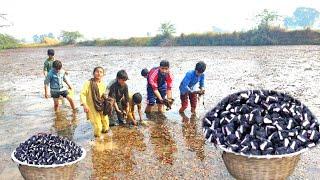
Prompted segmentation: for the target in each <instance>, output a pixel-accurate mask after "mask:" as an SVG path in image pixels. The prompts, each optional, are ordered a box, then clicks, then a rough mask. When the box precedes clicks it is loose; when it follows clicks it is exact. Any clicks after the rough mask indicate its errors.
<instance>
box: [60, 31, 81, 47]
mask: <svg viewBox="0 0 320 180" xmlns="http://www.w3.org/2000/svg"><path fill="white" fill-rule="evenodd" d="M82 37H83V35H82V34H80V32H79V31H61V35H60V38H61V40H62V42H63V43H64V44H75V43H76V42H77V40H78V39H79V38H82Z"/></svg>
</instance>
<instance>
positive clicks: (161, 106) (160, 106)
mask: <svg viewBox="0 0 320 180" xmlns="http://www.w3.org/2000/svg"><path fill="white" fill-rule="evenodd" d="M158 112H160V113H163V104H158Z"/></svg>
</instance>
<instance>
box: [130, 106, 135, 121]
mask: <svg viewBox="0 0 320 180" xmlns="http://www.w3.org/2000/svg"><path fill="white" fill-rule="evenodd" d="M130 113H131V114H132V119H133V121H134V122H136V115H135V114H134V106H133V107H132V111H131V112H130Z"/></svg>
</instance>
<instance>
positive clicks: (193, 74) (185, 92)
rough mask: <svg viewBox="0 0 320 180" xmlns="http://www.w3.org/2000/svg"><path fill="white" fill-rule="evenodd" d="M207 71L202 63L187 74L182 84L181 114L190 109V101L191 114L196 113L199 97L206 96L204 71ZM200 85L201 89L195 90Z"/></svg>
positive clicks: (180, 87)
mask: <svg viewBox="0 0 320 180" xmlns="http://www.w3.org/2000/svg"><path fill="white" fill-rule="evenodd" d="M205 70H206V64H205V63H204V62H203V61H200V62H198V63H197V64H196V68H195V70H191V71H189V72H187V73H186V75H185V77H184V78H183V80H182V82H181V83H180V86H179V89H180V99H181V108H180V110H179V113H183V112H184V110H186V109H187V108H188V100H190V104H191V113H192V114H195V113H196V107H197V99H198V95H203V94H204V92H205V91H204V71H205ZM197 83H199V85H200V86H199V89H200V90H197V89H196V88H195V85H196V84H197Z"/></svg>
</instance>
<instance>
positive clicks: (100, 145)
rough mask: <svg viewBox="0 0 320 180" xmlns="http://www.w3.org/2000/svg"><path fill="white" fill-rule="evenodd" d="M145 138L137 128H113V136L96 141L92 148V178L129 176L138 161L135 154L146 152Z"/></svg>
mask: <svg viewBox="0 0 320 180" xmlns="http://www.w3.org/2000/svg"><path fill="white" fill-rule="evenodd" d="M143 139H144V136H143V134H142V133H141V132H140V131H139V130H138V129H137V128H131V129H128V128H126V127H113V128H112V135H110V134H108V135H106V136H105V137H104V138H103V139H102V140H100V139H96V140H95V141H94V142H93V144H92V146H91V153H92V154H91V155H92V164H93V171H92V175H91V178H93V179H100V178H108V179H109V178H115V177H119V176H121V175H125V176H127V175H128V174H130V172H132V171H133V169H134V166H135V165H136V161H135V158H134V155H133V154H134V152H133V151H135V150H137V151H140V152H142V151H145V149H146V145H145V143H144V141H143Z"/></svg>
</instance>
